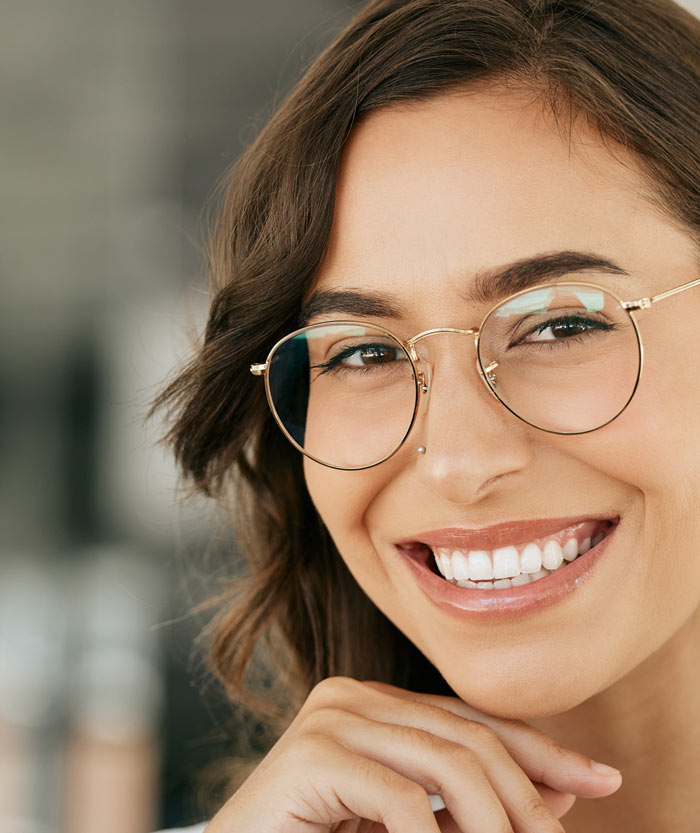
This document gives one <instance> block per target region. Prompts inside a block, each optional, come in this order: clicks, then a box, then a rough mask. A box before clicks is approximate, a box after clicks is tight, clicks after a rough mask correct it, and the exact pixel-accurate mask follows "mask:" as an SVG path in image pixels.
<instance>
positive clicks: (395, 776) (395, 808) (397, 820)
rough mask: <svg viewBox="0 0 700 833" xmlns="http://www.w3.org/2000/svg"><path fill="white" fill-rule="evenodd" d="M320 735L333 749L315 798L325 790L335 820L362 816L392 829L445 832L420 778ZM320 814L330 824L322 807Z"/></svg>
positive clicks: (408, 832)
mask: <svg viewBox="0 0 700 833" xmlns="http://www.w3.org/2000/svg"><path fill="white" fill-rule="evenodd" d="M315 740H316V742H317V743H318V744H320V745H324V746H326V747H327V748H328V749H329V752H331V754H329V755H327V756H325V757H326V758H327V760H326V761H325V762H324V765H323V767H322V768H321V769H320V771H319V770H318V768H317V771H316V773H315V775H314V777H313V779H312V781H313V785H312V792H311V795H312V797H311V799H310V801H311V802H312V803H313V802H317V801H318V798H317V796H319V795H324V794H325V796H326V798H325V799H324V800H323V804H324V805H325V804H326V803H328V806H329V809H330V813H331V815H332V822H331V823H332V824H333V823H335V822H338V821H344V820H351V819H357V818H359V819H367V820H369V821H371V822H375V823H377V824H380V825H384V827H385V828H386V830H387V831H388V833H440V828H439V827H438V824H437V822H436V821H435V815H434V813H433V811H432V808H431V806H430V800H429V799H428V794H427V793H426V791H425V790H424V789H423V788H421V786H420V785H419V784H418V783H416V782H415V781H414V780H411V779H409V778H406V777H405V776H403V775H402V774H401V773H399V772H397V771H396V770H394V769H391V768H389V767H386V766H384V765H383V764H381V763H379V762H377V761H374V760H372V759H371V758H368V757H366V756H363V755H358V754H356V753H354V752H353V751H352V750H350V749H348V748H347V747H344V746H342V745H340V744H337V743H334V742H333V741H332V740H331V739H330V738H328V737H326V736H319V737H318V738H315ZM329 744H333V748H332V750H331V748H330V746H329ZM305 758H306V756H305ZM306 760H308V758H306ZM317 760H318V759H317ZM302 811H303V807H302ZM319 817H320V819H321V823H324V821H323V811H322V808H321V812H320V813H318V814H317V819H318V818H319ZM316 823H319V822H318V821H316Z"/></svg>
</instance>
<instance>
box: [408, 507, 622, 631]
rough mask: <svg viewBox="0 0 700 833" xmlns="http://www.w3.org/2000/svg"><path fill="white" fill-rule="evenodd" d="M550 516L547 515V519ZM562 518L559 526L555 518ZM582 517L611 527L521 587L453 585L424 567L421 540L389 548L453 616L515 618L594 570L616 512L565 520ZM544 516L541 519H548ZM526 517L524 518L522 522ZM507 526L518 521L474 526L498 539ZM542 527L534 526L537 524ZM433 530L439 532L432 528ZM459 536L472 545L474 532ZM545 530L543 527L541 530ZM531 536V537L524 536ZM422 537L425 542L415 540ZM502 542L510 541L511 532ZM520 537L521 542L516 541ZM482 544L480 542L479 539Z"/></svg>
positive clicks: (560, 595)
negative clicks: (587, 547)
mask: <svg viewBox="0 0 700 833" xmlns="http://www.w3.org/2000/svg"><path fill="white" fill-rule="evenodd" d="M550 520H551V519H550ZM562 520H564V526H563V527H562V526H561V522H562ZM583 520H601V521H603V520H606V521H610V522H612V523H613V526H612V528H611V529H610V531H609V532H608V533H607V535H606V536H605V538H603V540H602V541H601V542H600V543H599V544H597V545H596V546H595V547H591V549H590V550H588V552H586V553H584V554H583V555H579V556H578V558H576V560H575V561H571V562H570V563H569V564H567V565H566V566H563V567H561V568H560V569H559V570H557V571H556V572H554V573H552V574H551V575H549V576H546V577H545V578H542V579H538V580H537V581H535V582H531V583H530V584H525V585H523V586H522V587H510V588H506V589H503V590H478V589H475V588H471V587H458V586H457V585H455V584H450V582H448V581H447V580H446V579H444V578H442V577H440V576H438V575H436V574H435V573H433V572H432V570H431V569H430V559H431V558H432V554H431V553H430V551H429V550H428V549H427V547H426V546H424V547H422V548H420V547H419V546H418V544H419V542H418V541H417V540H416V539H415V538H413V539H411V540H410V541H407V542H406V543H405V544H397V545H396V547H395V549H396V551H397V552H398V553H399V554H400V555H401V557H402V560H403V561H404V562H405V563H406V564H407V566H408V567H409V569H410V570H412V572H413V574H414V576H415V578H416V581H417V582H418V585H419V587H420V588H421V590H422V591H423V593H425V595H426V596H427V597H428V599H429V600H430V601H431V602H432V603H433V604H435V605H436V606H437V607H439V608H441V609H442V610H444V611H445V612H447V613H450V614H452V615H456V616H458V617H459V618H463V619H464V618H466V619H471V620H474V621H480V622H482V621H499V620H501V621H502V620H507V619H509V618H512V617H518V618H521V617H523V616H524V615H527V614H530V613H534V612H536V611H539V610H543V609H545V608H547V607H550V606H551V605H554V604H557V603H558V602H560V601H562V600H563V599H565V598H566V597H568V596H570V595H571V594H572V593H574V592H575V591H576V590H577V589H578V588H579V587H580V586H581V585H582V584H583V583H584V582H587V581H589V580H590V579H591V578H592V577H593V576H594V575H595V573H596V572H597V570H598V568H599V563H600V560H601V559H602V557H603V556H604V555H605V552H606V551H607V549H608V547H609V545H610V542H611V540H613V539H614V537H615V533H616V532H617V530H618V528H619V526H620V518H619V516H614V517H607V518H606V517H604V516H601V515H597V516H593V517H590V518H585V519H584V518H582V517H580V516H579V517H577V518H576V519H575V521H574V523H572V524H569V525H570V526H574V525H575V524H576V523H581V521H583ZM549 522H550V521H547V523H549ZM526 523H530V522H526ZM537 523H544V522H538V521H535V522H532V524H533V526H531V527H528V531H529V530H530V529H534V528H535V527H534V524H537ZM556 524H557V525H556V526H555V527H553V528H552V527H551V526H550V527H549V529H550V531H556V532H558V531H560V530H562V529H565V528H566V520H565V519H562V518H559V519H557V520H556ZM507 526H510V529H511V532H512V530H513V529H514V528H517V529H522V528H524V526H525V525H524V524H520V523H519V524H515V525H514V524H510V525H509V524H502V525H498V526H497V527H489V528H485V529H482V530H480V532H481V533H484V535H486V533H488V532H493V531H494V530H496V534H495V536H494V537H493V538H490V539H489V538H486V537H482V538H481V539H480V540H482V541H484V540H500V541H501V542H502V541H503V539H502V538H499V535H500V532H501V530H502V529H503V528H505V527H507ZM541 528H543V527H540V529H541ZM434 532H435V538H439V539H440V540H443V541H444V540H448V543H447V546H450V545H452V546H455V547H457V543H456V540H455V538H454V537H453V538H452V539H451V540H449V539H450V536H449V535H448V536H447V539H446V538H445V537H444V533H445V532H450V533H452V532H454V529H451V530H439V531H437V530H436V531H434ZM438 532H439V534H437V533H438ZM460 532H461V536H462V537H461V538H460V540H461V541H464V540H466V536H467V533H468V534H469V541H470V546H469V547H468V548H470V549H475V548H476V546H475V545H474V541H475V538H474V537H473V535H472V532H473V530H468V531H467V530H464V529H462V530H461V531H460ZM544 534H545V535H546V534H547V533H546V532H545V533H544ZM528 540H532V539H528ZM420 543H425V542H420ZM507 543H516V542H515V541H514V540H513V537H512V536H511V537H510V538H508V540H507ZM520 543H522V542H520ZM480 546H482V547H483V548H486V546H485V545H484V544H481V545H480Z"/></svg>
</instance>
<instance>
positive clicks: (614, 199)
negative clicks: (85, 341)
mask: <svg viewBox="0 0 700 833" xmlns="http://www.w3.org/2000/svg"><path fill="white" fill-rule="evenodd" d="M699 102H700V23H698V21H697V20H695V19H694V18H692V17H691V16H690V15H689V14H688V13H687V12H684V11H682V10H681V9H680V8H679V7H678V6H676V5H674V4H673V3H672V2H671V1H670V0H442V1H441V2H435V0H408V1H407V2H406V1H404V2H398V0H375V2H372V3H370V4H369V5H368V6H367V7H366V8H364V9H363V10H362V11H361V12H360V13H359V14H358V16H357V17H356V18H355V19H354V20H353V21H352V23H351V24H350V25H349V26H348V27H347V29H346V30H345V31H344V32H343V33H342V34H341V35H340V37H339V38H338V39H337V40H336V42H335V43H334V44H333V45H332V46H331V47H330V48H329V49H328V50H327V51H326V52H325V53H324V54H323V55H322V56H321V57H320V58H319V59H318V60H317V61H316V62H315V64H314V65H313V66H312V67H311V68H310V70H309V71H308V72H307V74H306V75H305V77H304V78H303V80H302V81H301V83H300V84H299V85H298V86H297V88H296V89H295V91H294V92H293V93H292V95H291V96H290V98H289V99H288V100H287V102H286V103H285V104H284V105H283V106H282V108H281V109H280V110H279V111H278V113H277V114H276V115H275V117H274V118H273V119H272V121H271V122H270V124H269V125H268V126H267V128H266V129H265V130H264V131H263V132H262V134H261V136H260V137H259V139H258V140H257V142H256V143H255V144H254V145H253V146H252V147H251V148H250V149H249V150H248V152H247V153H246V155H245V156H244V158H243V159H242V161H241V162H240V163H239V165H238V167H237V169H236V170H235V171H234V173H233V175H232V178H231V180H230V183H229V185H228V190H227V195H226V200H225V203H224V205H223V209H222V212H221V215H220V222H219V227H218V231H217V234H216V237H215V240H214V245H213V247H212V273H213V277H214V281H215V287H216V294H215V296H214V300H213V303H212V308H211V315H210V319H209V323H208V327H207V331H206V337H205V341H204V344H203V346H202V348H201V350H200V352H199V353H198V355H197V356H195V358H194V359H193V361H192V363H191V365H190V366H189V367H188V368H187V369H186V370H185V371H184V372H183V373H182V374H181V375H180V377H179V378H178V379H177V380H176V381H175V382H174V383H173V384H171V385H170V387H169V388H168V389H167V390H166V391H165V393H164V395H163V396H162V397H161V399H160V402H159V404H160V406H167V407H169V408H171V409H172V410H173V411H174V418H175V421H174V425H173V429H172V433H171V435H170V439H171V440H172V443H173V445H174V449H175V452H176V454H177V457H178V460H179V462H180V464H181V466H182V469H183V471H184V473H185V474H186V475H187V476H188V477H189V478H191V480H192V482H193V483H194V484H195V486H196V487H197V488H198V489H199V490H201V491H203V492H205V493H207V494H210V495H213V496H218V497H222V498H223V497H225V496H228V495H229V494H231V493H232V492H233V493H234V494H235V495H236V500H237V501H238V503H237V515H238V527H237V528H238V532H239V536H240V541H241V546H242V549H243V551H244V552H245V554H246V556H247V558H248V562H249V564H250V575H249V576H248V577H247V579H245V582H244V586H243V589H242V590H241V589H238V587H236V588H234V589H235V590H236V603H235V605H234V604H233V603H231V604H229V605H228V607H226V608H225V609H224V611H223V613H222V615H221V618H220V620H219V622H218V626H217V627H218V629H217V633H216V638H215V640H214V644H213V658H214V661H215V665H216V668H217V669H218V673H219V674H220V676H221V678H222V679H223V680H224V681H225V682H226V684H227V685H228V686H229V688H230V692H231V695H232V697H234V698H236V699H239V700H243V699H245V698H246V697H248V698H249V697H250V695H249V694H248V693H246V689H245V684H244V672H245V669H246V667H247V666H248V663H249V660H250V657H251V654H252V651H253V648H254V646H255V645H256V644H258V643H259V641H260V640H261V639H262V638H266V639H267V640H268V644H269V645H270V646H271V647H272V648H273V649H275V650H277V651H278V653H279V655H280V656H281V657H283V658H284V660H283V661H284V662H285V663H287V665H288V668H290V669H291V671H290V674H289V680H290V681H291V684H293V686H295V687H294V688H293V699H292V701H291V703H292V710H293V715H294V716H293V719H292V720H291V723H290V724H289V726H288V727H287V728H286V730H285V731H284V732H283V733H282V734H281V737H280V738H279V740H278V741H277V743H276V744H275V745H274V747H273V748H272V750H271V751H270V752H269V754H268V755H267V756H266V757H265V758H264V759H263V760H262V762H261V763H260V764H259V766H258V767H257V768H256V769H255V770H254V771H253V773H252V774H251V775H250V777H248V778H247V779H246V780H245V782H244V783H243V784H242V785H240V786H239V787H238V789H237V790H236V791H235V792H234V794H233V795H232V796H231V798H230V799H229V800H228V801H227V802H226V803H225V804H224V806H223V807H222V808H221V810H220V811H219V812H218V813H217V815H216V816H215V818H214V819H213V821H212V822H211V823H210V825H209V826H208V827H207V831H208V833H234V832H235V833H242V831H265V833H292V832H293V831H294V832H296V831H311V830H314V831H331V830H333V831H351V830H352V831H358V830H362V831H366V830H372V831H380V830H388V831H390V833H398V831H401V833H414V831H415V833H426V831H437V830H442V831H464V832H465V833H477V831H478V833H503V831H517V833H535V831H538V833H544V831H552V832H553V831H561V830H563V829H564V828H563V827H562V822H561V821H559V819H560V818H561V817H562V816H563V815H564V814H566V818H565V821H564V824H565V827H566V830H567V833H583V831H587V833H590V831H591V830H594V829H600V830H605V831H615V833H625V831H632V830H634V831H636V833H641V831H651V830H654V831H659V830H664V831H665V830H669V831H671V830H672V831H674V833H685V831H691V830H693V831H695V830H696V829H697V817H698V814H699V813H700V798H699V797H698V792H697V790H696V789H695V783H696V781H697V779H698V777H700V752H699V751H698V749H699V745H698V742H697V736H698V734H699V733H700V696H699V695H700V617H699V615H698V605H699V604H700V559H698V558H697V555H696V550H697V546H696V541H697V538H698V535H700V528H699V527H700V520H699V518H700V514H699V513H698V512H697V504H698V500H699V498H700V443H699V442H698V439H697V437H698V431H699V429H700V423H699V420H700V418H699V417H698V414H700V386H699V385H698V384H697V378H698V374H697V362H696V357H697V355H698V347H699V345H700V342H699V341H698V338H699V336H698V330H697V323H696V322H697V320H698V313H699V312H700V287H699V286H698V285H699V284H700V251H699V249H698V242H699V239H700V118H699ZM642 345H643V347H642ZM642 358H643V361H642ZM642 364H643V372H642ZM251 366H252V367H251ZM250 370H252V373H251V372H249V371H250ZM266 392H267V398H266ZM266 399H267V401H266ZM605 764H608V765H612V767H613V768H612V769H611V768H610V766H605ZM618 770H619V771H618ZM620 773H621V774H620ZM584 799H588V800H584Z"/></svg>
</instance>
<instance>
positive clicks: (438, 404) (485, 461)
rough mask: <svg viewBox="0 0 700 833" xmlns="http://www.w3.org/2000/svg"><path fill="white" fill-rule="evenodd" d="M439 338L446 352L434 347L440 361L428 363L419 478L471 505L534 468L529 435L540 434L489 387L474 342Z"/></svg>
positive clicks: (418, 433)
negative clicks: (505, 481)
mask: <svg viewBox="0 0 700 833" xmlns="http://www.w3.org/2000/svg"><path fill="white" fill-rule="evenodd" d="M433 338H434V339H435V340H436V341H437V340H439V341H440V345H439V346H440V350H439V352H438V350H436V349H434V348H435V346H436V345H432V346H431V347H432V355H433V358H434V359H437V361H431V360H428V362H427V368H428V372H427V373H426V379H427V388H428V390H427V392H425V393H422V394H421V396H422V401H421V403H420V409H419V414H418V418H417V424H416V425H415V426H414V429H413V432H414V440H413V443H414V447H415V448H417V447H418V446H423V447H424V448H425V453H421V454H417V455H416V473H417V476H418V478H419V480H420V481H421V482H422V483H423V485H424V486H426V487H427V488H429V489H430V490H431V491H433V492H436V493H438V494H439V495H440V496H441V497H443V498H444V499H447V500H449V501H450V502H452V503H461V504H469V503H473V502H475V501H477V500H481V499H483V498H484V497H485V496H486V495H487V494H488V493H489V492H490V491H492V490H493V489H494V488H496V483H497V482H500V481H502V480H503V478H505V477H506V476H508V475H510V476H513V475H516V474H522V473H523V472H524V471H525V470H526V469H527V468H528V466H529V465H530V463H531V461H532V453H533V452H532V443H531V438H530V435H529V433H528V432H529V431H533V430H535V429H531V428H528V426H527V425H526V424H525V423H524V422H522V420H520V419H518V418H517V417H516V416H515V415H514V414H512V413H510V411H508V410H507V409H506V408H505V407H504V406H503V405H502V404H501V403H500V402H499V401H498V400H497V399H496V397H495V396H493V395H492V394H491V393H490V391H489V390H488V389H487V387H486V385H484V383H483V381H482V379H481V378H480V377H479V372H478V370H477V368H476V364H475V359H474V358H473V357H474V353H473V342H471V339H470V338H469V337H467V338H465V337H464V336H461V335H454V334H450V335H445V334H440V335H437V336H433ZM470 342H471V343H470ZM426 358H427V356H426ZM465 359H466V360H465ZM425 366H426V365H425V364H424V367H425Z"/></svg>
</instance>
